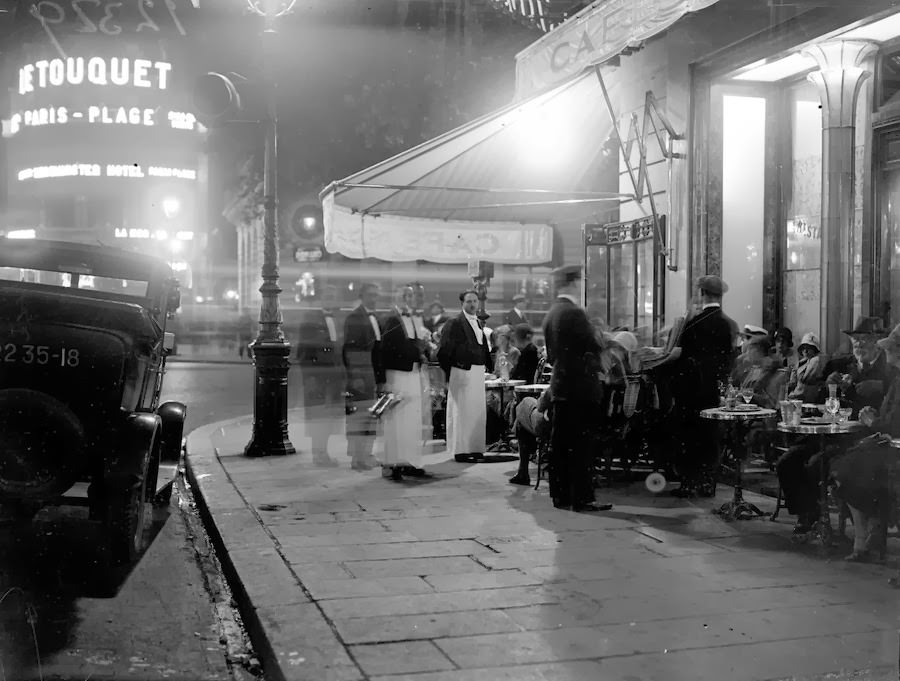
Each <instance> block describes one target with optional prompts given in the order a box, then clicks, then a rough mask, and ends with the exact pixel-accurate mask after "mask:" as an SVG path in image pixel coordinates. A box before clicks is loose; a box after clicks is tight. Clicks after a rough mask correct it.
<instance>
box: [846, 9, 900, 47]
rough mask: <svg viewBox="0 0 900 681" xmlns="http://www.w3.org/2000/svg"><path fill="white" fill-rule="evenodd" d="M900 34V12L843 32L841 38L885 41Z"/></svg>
mask: <svg viewBox="0 0 900 681" xmlns="http://www.w3.org/2000/svg"><path fill="white" fill-rule="evenodd" d="M898 35H900V12H898V13H897V14H892V15H890V16H889V17H885V18H884V19H881V20H879V21H875V22H873V23H871V24H868V25H866V26H860V27H859V28H855V29H853V30H852V31H848V32H847V33H842V34H841V36H840V37H841V40H854V39H858V40H877V41H885V40H890V39H891V38H896V37H897V36H898Z"/></svg>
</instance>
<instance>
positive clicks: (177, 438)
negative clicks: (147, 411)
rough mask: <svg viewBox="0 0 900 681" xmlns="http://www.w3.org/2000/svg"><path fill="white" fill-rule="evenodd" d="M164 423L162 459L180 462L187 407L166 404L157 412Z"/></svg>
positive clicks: (170, 403) (171, 403) (180, 404)
mask: <svg viewBox="0 0 900 681" xmlns="http://www.w3.org/2000/svg"><path fill="white" fill-rule="evenodd" d="M156 413H157V414H159V417H160V419H161V421H162V433H161V437H162V443H161V447H160V458H161V459H162V460H163V461H172V462H174V461H178V460H179V459H180V458H181V439H182V437H183V436H184V420H185V418H187V407H186V406H185V405H184V404H182V403H181V402H164V403H163V404H161V405H159V408H158V409H157V410H156Z"/></svg>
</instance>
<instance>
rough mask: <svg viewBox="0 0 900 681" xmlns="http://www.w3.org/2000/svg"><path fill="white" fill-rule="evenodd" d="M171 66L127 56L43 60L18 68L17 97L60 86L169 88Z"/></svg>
mask: <svg viewBox="0 0 900 681" xmlns="http://www.w3.org/2000/svg"><path fill="white" fill-rule="evenodd" d="M171 71H172V64H171V63H169V62H166V61H151V60H150V59H129V58H128V57H112V58H111V59H106V58H104V57H90V58H85V57H66V58H65V59H61V58H57V59H42V60H40V61H37V62H35V63H34V64H26V65H25V66H23V67H22V68H20V69H19V94H20V95H27V94H28V93H29V92H34V91H35V90H40V89H45V88H51V87H61V86H63V85H83V84H85V83H87V84H91V85H115V86H120V87H136V88H152V89H156V90H165V89H167V88H168V87H169V74H170V73H171Z"/></svg>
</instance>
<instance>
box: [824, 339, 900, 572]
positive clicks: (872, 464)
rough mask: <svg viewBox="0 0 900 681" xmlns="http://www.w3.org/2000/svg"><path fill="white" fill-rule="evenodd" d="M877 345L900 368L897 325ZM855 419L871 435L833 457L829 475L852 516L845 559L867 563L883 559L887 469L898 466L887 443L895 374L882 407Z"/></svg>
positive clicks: (899, 396) (899, 404)
mask: <svg viewBox="0 0 900 681" xmlns="http://www.w3.org/2000/svg"><path fill="white" fill-rule="evenodd" d="M878 345H879V346H881V348H882V349H883V350H884V353H885V356H886V358H887V361H888V362H889V363H890V364H891V365H893V366H894V367H897V368H898V369H900V324H898V325H897V326H896V327H894V330H893V331H891V333H890V335H889V336H888V337H887V338H883V339H881V340H880V341H878ZM859 420H860V421H861V422H862V423H863V424H865V425H866V426H868V428H869V429H870V430H871V431H872V432H873V435H870V436H869V437H866V438H865V439H864V440H862V441H861V442H859V443H858V444H857V445H856V446H854V447H852V448H850V449H848V450H847V452H846V453H845V454H843V455H840V456H839V457H838V458H836V459H835V460H834V461H833V462H832V464H831V477H832V479H833V480H834V481H835V483H836V484H837V493H838V496H840V498H841V499H842V500H843V501H844V502H846V504H847V506H849V507H850V514H851V516H852V518H853V552H852V553H851V554H850V555H848V556H847V557H846V559H845V560H849V561H854V562H868V561H870V560H873V559H875V558H876V557H879V558H884V554H885V550H886V547H887V527H888V523H889V520H890V515H891V513H890V511H891V504H892V499H890V493H891V490H890V489H889V487H888V479H889V476H888V468H889V467H890V466H897V465H898V463H900V450H897V449H896V448H895V447H892V446H891V445H890V438H892V437H900V375H897V376H896V377H895V379H894V382H893V384H892V385H891V386H890V387H889V388H888V392H887V394H886V395H885V397H884V400H883V401H882V403H881V407H880V408H879V409H877V410H876V409H873V408H872V407H863V408H862V409H861V410H860V412H859Z"/></svg>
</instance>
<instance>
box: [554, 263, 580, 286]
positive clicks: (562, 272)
mask: <svg viewBox="0 0 900 681" xmlns="http://www.w3.org/2000/svg"><path fill="white" fill-rule="evenodd" d="M550 275H551V276H552V277H553V281H554V282H556V285H557V286H565V285H566V284H573V283H575V282H576V281H581V265H563V266H562V267H557V268H556V269H555V270H553V271H551V272H550Z"/></svg>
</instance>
